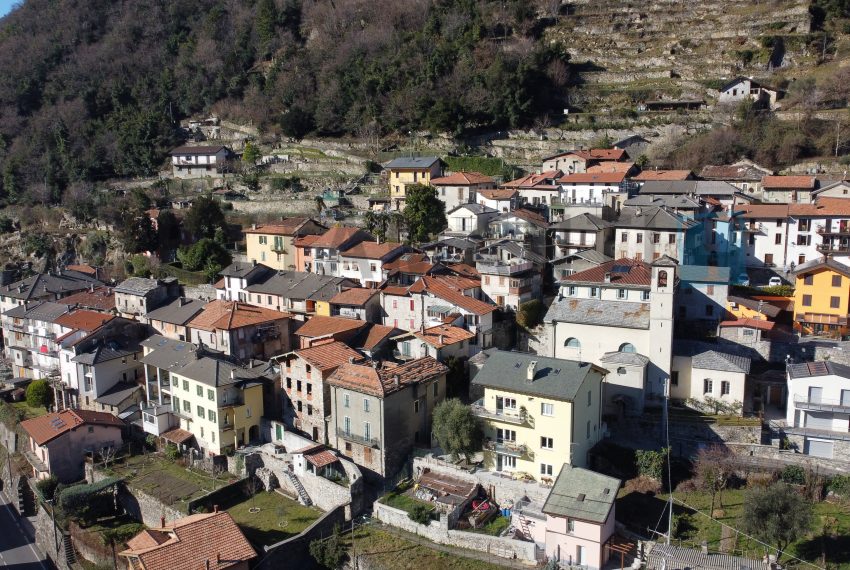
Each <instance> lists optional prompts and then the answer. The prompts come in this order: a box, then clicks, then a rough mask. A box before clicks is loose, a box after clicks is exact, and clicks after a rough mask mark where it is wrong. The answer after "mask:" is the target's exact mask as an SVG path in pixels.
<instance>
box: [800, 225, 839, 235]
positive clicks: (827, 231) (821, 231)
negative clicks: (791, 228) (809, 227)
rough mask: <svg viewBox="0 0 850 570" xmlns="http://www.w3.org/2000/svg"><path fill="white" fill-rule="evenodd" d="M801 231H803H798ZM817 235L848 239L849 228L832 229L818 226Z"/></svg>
mask: <svg viewBox="0 0 850 570" xmlns="http://www.w3.org/2000/svg"><path fill="white" fill-rule="evenodd" d="M800 231H803V230H800ZM817 233H819V234H820V235H822V236H848V237H850V226H847V225H844V226H838V227H837V228H832V227H831V226H818V229H817Z"/></svg>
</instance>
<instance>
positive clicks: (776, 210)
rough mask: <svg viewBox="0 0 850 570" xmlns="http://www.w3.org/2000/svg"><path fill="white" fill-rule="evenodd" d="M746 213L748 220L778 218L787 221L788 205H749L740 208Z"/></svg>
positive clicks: (745, 216)
mask: <svg viewBox="0 0 850 570" xmlns="http://www.w3.org/2000/svg"><path fill="white" fill-rule="evenodd" d="M740 208H741V210H743V212H744V218H746V219H764V218H777V219H783V220H784V219H785V218H787V217H788V204H748V205H742V206H740Z"/></svg>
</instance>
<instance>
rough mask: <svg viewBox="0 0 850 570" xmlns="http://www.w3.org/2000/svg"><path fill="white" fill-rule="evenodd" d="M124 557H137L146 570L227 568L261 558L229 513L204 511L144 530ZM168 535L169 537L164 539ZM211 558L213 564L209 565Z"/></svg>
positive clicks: (130, 541)
mask: <svg viewBox="0 0 850 570" xmlns="http://www.w3.org/2000/svg"><path fill="white" fill-rule="evenodd" d="M142 533H143V534H144V533H147V534H148V536H146V537H143V538H141V539H140V540H137V539H136V537H134V538H132V539H130V540H129V541H128V542H127V546H128V548H127V549H126V550H124V551H122V552H121V553H120V555H121V556H122V557H137V558H138V560H139V562H140V563H141V568H143V569H144V570H203V569H204V568H209V569H210V570H224V569H225V568H232V567H234V566H238V565H240V564H242V563H244V562H247V561H250V560H253V559H254V558H256V557H257V553H256V552H255V551H254V549H253V547H252V546H251V544H250V543H249V542H248V539H246V538H245V535H244V534H242V531H241V530H239V527H238V526H237V525H236V522H234V520H233V518H232V517H231V516H230V514H229V513H226V512H224V511H221V512H214V513H200V514H196V515H190V516H188V517H185V518H182V519H178V520H176V521H173V522H170V523H168V524H166V525H165V526H164V527H161V528H154V529H148V530H146V531H142ZM163 535H167V536H168V538H167V539H166V540H162V539H163V538H164V537H163ZM207 561H209V565H208V566H207Z"/></svg>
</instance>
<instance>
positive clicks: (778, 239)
mask: <svg viewBox="0 0 850 570" xmlns="http://www.w3.org/2000/svg"><path fill="white" fill-rule="evenodd" d="M773 243H775V244H776V245H781V244H782V234H776V236H775V237H774V238H773Z"/></svg>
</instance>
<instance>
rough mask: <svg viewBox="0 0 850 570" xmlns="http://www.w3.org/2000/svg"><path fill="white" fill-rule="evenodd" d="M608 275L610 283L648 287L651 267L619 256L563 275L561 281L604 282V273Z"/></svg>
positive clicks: (650, 278) (650, 279)
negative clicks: (565, 275)
mask: <svg viewBox="0 0 850 570" xmlns="http://www.w3.org/2000/svg"><path fill="white" fill-rule="evenodd" d="M606 274H609V275H610V278H611V279H610V281H609V283H611V284H612V285H637V286H640V287H649V285H650V284H651V281H652V268H651V267H650V265H649V264H648V263H644V262H643V261H638V260H636V259H628V258H625V257H624V258H621V259H615V260H612V261H606V262H605V263H602V264H601V265H597V266H596V267H591V268H590V269H585V270H584V271H579V272H578V273H574V274H572V275H568V276H567V277H564V278H563V279H562V280H561V282H562V283H573V282H579V283H606V281H605V275H606Z"/></svg>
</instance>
